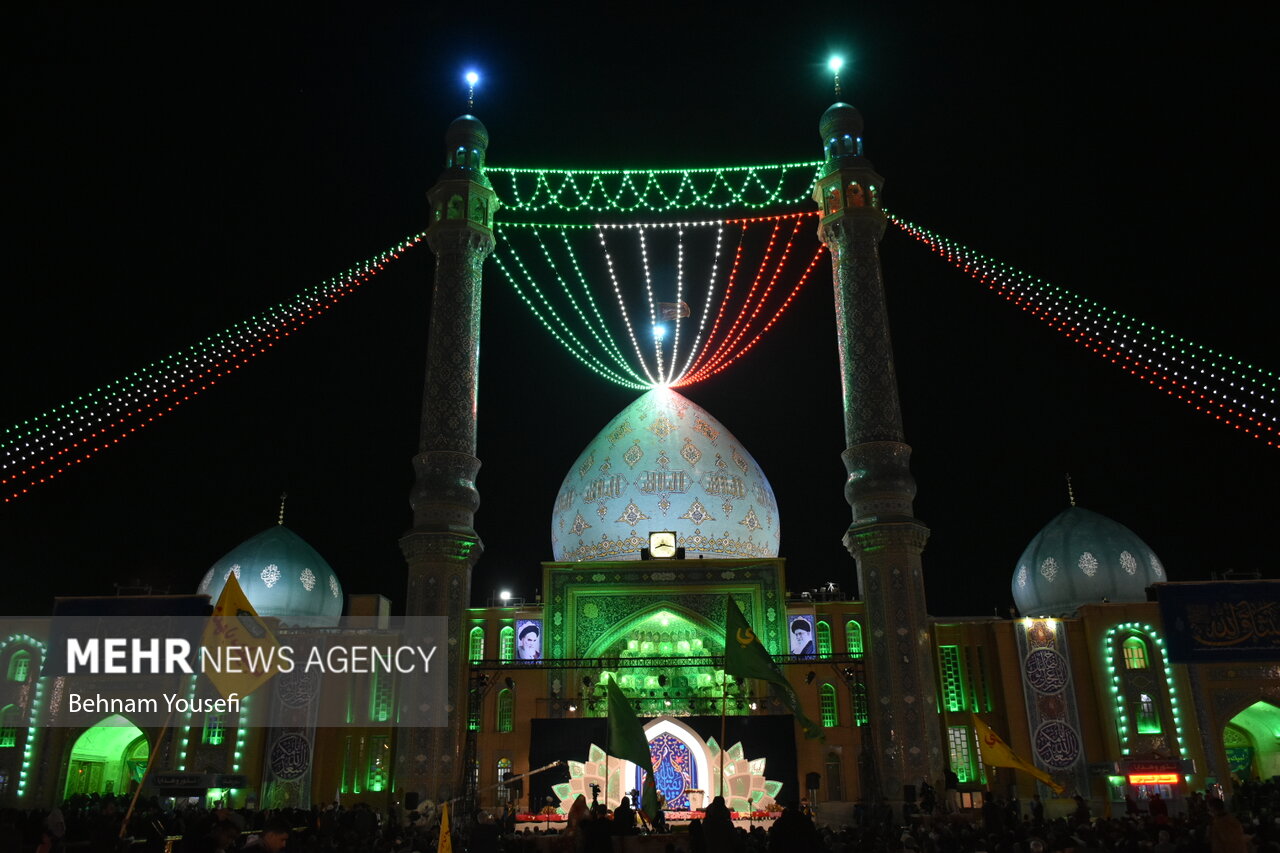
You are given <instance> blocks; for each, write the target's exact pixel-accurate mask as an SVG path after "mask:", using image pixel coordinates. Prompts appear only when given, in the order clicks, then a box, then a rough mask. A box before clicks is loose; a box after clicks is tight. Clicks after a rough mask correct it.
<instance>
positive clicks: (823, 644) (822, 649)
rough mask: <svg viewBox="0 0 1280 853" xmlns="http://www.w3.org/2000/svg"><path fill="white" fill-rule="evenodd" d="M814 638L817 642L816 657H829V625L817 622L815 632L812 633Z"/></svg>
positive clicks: (824, 622) (823, 621)
mask: <svg viewBox="0 0 1280 853" xmlns="http://www.w3.org/2000/svg"><path fill="white" fill-rule="evenodd" d="M814 638H815V639H816V640H817V645H818V657H820V658H829V657H831V625H830V623H828V622H826V621H825V620H819V622H818V625H817V630H816V631H814Z"/></svg>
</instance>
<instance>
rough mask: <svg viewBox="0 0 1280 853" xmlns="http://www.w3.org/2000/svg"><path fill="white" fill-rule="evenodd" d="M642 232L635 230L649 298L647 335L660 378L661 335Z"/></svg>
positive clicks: (647, 249)
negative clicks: (650, 339) (651, 340)
mask: <svg viewBox="0 0 1280 853" xmlns="http://www.w3.org/2000/svg"><path fill="white" fill-rule="evenodd" d="M644 232H645V229H643V228H641V229H640V230H639V231H638V232H637V235H638V239H639V242H640V268H641V269H643V270H644V292H645V296H646V298H647V299H648V300H649V335H650V336H651V337H652V338H653V358H654V362H655V364H657V368H656V369H655V370H654V372H655V373H657V374H658V378H659V380H662V377H663V373H664V372H665V371H664V370H663V367H662V336H659V335H658V313H657V307H656V306H655V305H654V301H653V276H652V275H651V271H650V269H649V245H648V243H646V242H645V239H644Z"/></svg>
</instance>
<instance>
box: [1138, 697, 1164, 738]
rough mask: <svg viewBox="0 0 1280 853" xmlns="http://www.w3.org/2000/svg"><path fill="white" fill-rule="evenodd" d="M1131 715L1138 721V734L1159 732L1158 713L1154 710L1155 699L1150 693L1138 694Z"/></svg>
mask: <svg viewBox="0 0 1280 853" xmlns="http://www.w3.org/2000/svg"><path fill="white" fill-rule="evenodd" d="M1133 717H1134V720H1136V721H1137V723H1138V734H1143V735H1150V734H1158V733H1159V732H1160V714H1159V712H1158V711H1156V701H1155V699H1153V698H1152V697H1151V694H1150V693H1139V694H1138V701H1136V702H1134V703H1133Z"/></svg>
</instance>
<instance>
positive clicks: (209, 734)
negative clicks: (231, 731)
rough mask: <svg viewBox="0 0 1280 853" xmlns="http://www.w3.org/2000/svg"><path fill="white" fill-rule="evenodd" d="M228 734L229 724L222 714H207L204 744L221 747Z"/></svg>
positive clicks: (205, 717)
mask: <svg viewBox="0 0 1280 853" xmlns="http://www.w3.org/2000/svg"><path fill="white" fill-rule="evenodd" d="M226 734H227V724H226V722H225V721H224V720H223V719H222V715H221V714H205V716H204V742H205V743H207V744H209V745H210V746H219V745H220V744H221V743H222V741H223V739H224V738H225V737H226Z"/></svg>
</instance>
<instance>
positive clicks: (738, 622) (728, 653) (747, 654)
mask: <svg viewBox="0 0 1280 853" xmlns="http://www.w3.org/2000/svg"><path fill="white" fill-rule="evenodd" d="M724 674H725V675H726V676H730V675H732V676H735V677H738V678H758V679H760V680H761V681H767V682H769V684H771V685H773V687H774V691H775V692H776V693H777V694H778V695H779V696H781V697H782V701H784V702H786V703H787V706H788V707H789V708H791V713H793V714H795V715H796V721H797V722H798V723H800V728H802V729H804V736H805V737H807V738H817V739H818V740H822V739H823V736H822V728H821V727H820V726H818V725H817V724H816V723H814V722H813V720H810V719H809V718H808V717H806V716H805V715H804V712H803V711H802V710H800V697H799V696H797V695H796V691H795V689H794V688H793V687H792V686H791V682H789V681H787V679H786V676H784V675H783V674H782V670H780V669H778V665H777V664H776V663H774V662H773V658H771V657H770V656H769V653H768V652H767V651H765V649H764V646H763V645H761V644H760V639H759V638H758V637H756V634H755V632H754V631H752V630H751V626H750V625H748V624H747V618H746V617H745V616H743V615H742V611H741V610H739V609H738V605H737V603H735V602H734V600H733V597H732V596H730V597H729V604H728V606H727V607H726V618H725V623H724Z"/></svg>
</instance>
